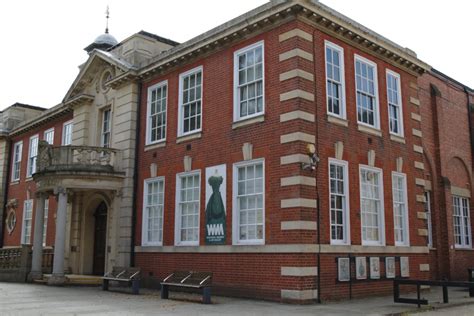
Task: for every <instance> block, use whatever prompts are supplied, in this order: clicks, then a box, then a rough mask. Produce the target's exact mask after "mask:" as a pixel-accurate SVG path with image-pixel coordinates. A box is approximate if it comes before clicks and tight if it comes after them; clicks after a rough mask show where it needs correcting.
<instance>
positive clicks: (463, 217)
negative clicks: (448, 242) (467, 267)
mask: <svg viewBox="0 0 474 316" xmlns="http://www.w3.org/2000/svg"><path fill="white" fill-rule="evenodd" d="M469 213H470V207H469V199H467V198H464V197H460V196H453V223H454V242H455V244H456V247H459V248H470V247H471V246H472V239H471V218H470V215H469Z"/></svg>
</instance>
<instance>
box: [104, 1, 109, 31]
mask: <svg viewBox="0 0 474 316" xmlns="http://www.w3.org/2000/svg"><path fill="white" fill-rule="evenodd" d="M109 13H110V12H109V6H108V5H107V10H105V18H106V19H107V20H106V22H105V23H106V24H105V33H106V34H108V33H109Z"/></svg>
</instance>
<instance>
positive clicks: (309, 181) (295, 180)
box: [280, 176, 316, 187]
mask: <svg viewBox="0 0 474 316" xmlns="http://www.w3.org/2000/svg"><path fill="white" fill-rule="evenodd" d="M289 185H308V186H312V187H315V186H316V178H314V177H305V176H292V177H286V178H281V179H280V186H282V187H286V186H289Z"/></svg>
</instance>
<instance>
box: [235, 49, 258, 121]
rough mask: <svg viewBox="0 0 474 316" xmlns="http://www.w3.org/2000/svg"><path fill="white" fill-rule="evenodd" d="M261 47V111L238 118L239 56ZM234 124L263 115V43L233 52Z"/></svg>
mask: <svg viewBox="0 0 474 316" xmlns="http://www.w3.org/2000/svg"><path fill="white" fill-rule="evenodd" d="M259 46H260V47H262V104H263V106H262V111H261V112H255V113H254V114H251V115H247V116H244V117H240V93H239V55H241V54H242V53H245V52H247V51H249V50H252V49H255V48H257V47H259ZM233 71H234V89H233V93H234V111H233V112H234V123H235V122H239V121H242V120H247V119H250V118H253V117H257V116H261V115H264V114H265V42H264V41H263V40H262V41H259V42H256V43H254V44H251V45H249V46H246V47H244V48H241V49H239V50H237V51H235V52H234V69H233Z"/></svg>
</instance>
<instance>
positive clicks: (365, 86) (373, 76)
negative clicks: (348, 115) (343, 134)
mask: <svg viewBox="0 0 474 316" xmlns="http://www.w3.org/2000/svg"><path fill="white" fill-rule="evenodd" d="M355 79H356V102H357V121H358V122H359V123H362V124H366V125H369V126H372V127H374V128H378V127H379V119H378V118H379V101H378V97H377V65H376V64H375V63H373V62H371V61H370V60H368V59H365V58H363V57H361V56H357V55H356V56H355Z"/></svg>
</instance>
